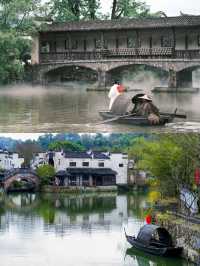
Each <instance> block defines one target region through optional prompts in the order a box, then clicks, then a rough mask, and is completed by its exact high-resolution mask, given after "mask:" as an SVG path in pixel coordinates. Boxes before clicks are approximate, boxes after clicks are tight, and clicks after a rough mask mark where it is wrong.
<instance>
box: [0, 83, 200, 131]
mask: <svg viewBox="0 0 200 266" xmlns="http://www.w3.org/2000/svg"><path fill="white" fill-rule="evenodd" d="M89 86H91V85H89ZM87 87H88V84H83V83H69V84H66V85H63V87H61V86H56V85H51V86H48V87H42V86H34V87H33V86H30V85H24V84H23V85H17V86H12V87H2V88H0V131H1V132H50V131H51V132H64V131H65V132H66V131H68V132H97V131H98V132H113V131H116V132H124V131H126V132H127V131H133V130H134V131H142V132H158V131H166V130H167V131H169V130H170V129H169V128H167V129H166V128H165V127H159V128H158V127H156V128H155V127H153V128H151V127H148V128H144V127H134V126H128V125H118V124H104V125H95V123H98V122H99V121H100V119H101V118H100V117H99V114H98V112H99V110H102V109H107V107H108V98H107V92H94V91H93V92H92V91H87V90H86V89H87ZM130 94H131V95H133V94H135V92H130ZM154 100H155V103H156V105H158V107H159V108H160V109H161V110H163V111H168V112H172V111H173V110H175V109H176V108H178V110H179V111H180V112H186V114H187V116H188V119H187V120H188V121H190V122H191V121H197V122H199V121H200V119H199V117H200V110H199V108H198V105H199V102H200V94H196V93H179V94H176V93H171V94H167V93H160V94H159V93H157V94H155V95H154ZM177 121H178V120H177ZM185 127H187V125H185ZM172 130H174V129H172Z"/></svg>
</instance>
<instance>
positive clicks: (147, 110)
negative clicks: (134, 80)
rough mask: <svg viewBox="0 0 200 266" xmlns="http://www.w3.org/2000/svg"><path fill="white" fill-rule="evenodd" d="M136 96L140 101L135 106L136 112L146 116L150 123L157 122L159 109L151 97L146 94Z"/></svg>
mask: <svg viewBox="0 0 200 266" xmlns="http://www.w3.org/2000/svg"><path fill="white" fill-rule="evenodd" d="M138 98H139V99H141V102H140V103H139V105H138V106H137V110H136V114H137V115H141V116H147V117H148V120H149V122H150V123H151V124H159V122H160V115H159V110H158V108H157V107H156V106H155V105H154V104H153V103H152V98H151V97H150V96H148V95H146V94H144V95H143V96H141V97H138Z"/></svg>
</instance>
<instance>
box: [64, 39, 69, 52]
mask: <svg viewBox="0 0 200 266" xmlns="http://www.w3.org/2000/svg"><path fill="white" fill-rule="evenodd" d="M68 49H69V40H68V39H67V40H65V50H68Z"/></svg>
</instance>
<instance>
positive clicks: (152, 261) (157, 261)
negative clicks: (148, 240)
mask: <svg viewBox="0 0 200 266" xmlns="http://www.w3.org/2000/svg"><path fill="white" fill-rule="evenodd" d="M125 261H126V262H127V263H129V262H130V263H131V261H132V265H137V266H157V265H159V266H172V265H176V266H186V265H188V263H187V262H185V261H181V260H179V259H176V258H165V259H163V258H162V257H159V256H154V255H149V254H144V253H143V252H141V251H139V250H137V249H135V248H128V249H127V250H126V257H125ZM127 265H129V264H127Z"/></svg>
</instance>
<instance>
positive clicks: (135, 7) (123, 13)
mask: <svg viewBox="0 0 200 266" xmlns="http://www.w3.org/2000/svg"><path fill="white" fill-rule="evenodd" d="M158 15H159V14H152V13H150V8H149V6H147V5H146V3H145V2H141V1H138V0H113V3H112V12H111V19H119V18H122V17H125V18H144V17H152V16H158Z"/></svg>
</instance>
